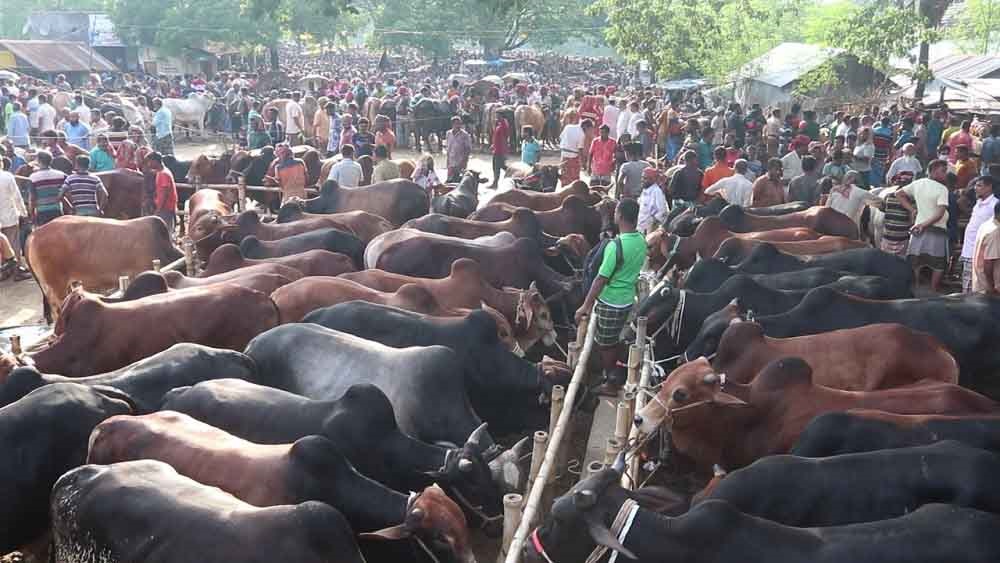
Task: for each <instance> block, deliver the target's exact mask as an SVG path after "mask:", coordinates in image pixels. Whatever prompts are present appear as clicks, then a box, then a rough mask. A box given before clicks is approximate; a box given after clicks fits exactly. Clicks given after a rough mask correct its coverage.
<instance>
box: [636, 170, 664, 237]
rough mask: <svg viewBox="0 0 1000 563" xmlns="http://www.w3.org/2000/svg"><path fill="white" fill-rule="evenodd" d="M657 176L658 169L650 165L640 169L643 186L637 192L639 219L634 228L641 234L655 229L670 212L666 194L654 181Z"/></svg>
mask: <svg viewBox="0 0 1000 563" xmlns="http://www.w3.org/2000/svg"><path fill="white" fill-rule="evenodd" d="M658 177H659V171H658V170H657V169H656V168H652V167H650V168H647V169H645V170H643V171H642V186H643V187H642V193H641V194H639V221H638V223H637V224H636V230H637V231H639V232H640V233H643V234H645V233H647V232H649V231H652V230H655V229H656V228H657V227H658V226H659V225H661V224H662V223H663V220H664V219H665V218H666V216H667V213H669V212H670V206H668V205H667V196H666V195H664V194H663V188H661V187H660V185H659V184H657V183H656V180H657V178H658Z"/></svg>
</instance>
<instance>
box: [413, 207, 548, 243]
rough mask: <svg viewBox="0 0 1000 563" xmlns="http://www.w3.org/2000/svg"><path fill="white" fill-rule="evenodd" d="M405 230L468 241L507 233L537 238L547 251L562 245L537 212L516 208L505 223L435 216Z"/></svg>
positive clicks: (432, 214)
mask: <svg viewBox="0 0 1000 563" xmlns="http://www.w3.org/2000/svg"><path fill="white" fill-rule="evenodd" d="M403 228H404V229H416V230H418V231H423V232H425V233H434V234H437V235H447V236H450V237H458V238H464V239H474V238H477V237H482V236H487V235H493V234H496V233H502V232H507V233H511V234H513V235H514V236H516V237H518V238H522V237H523V238H533V239H535V240H537V241H538V244H540V245H542V246H543V247H546V248H548V247H550V246H553V245H555V244H557V243H558V239H557V238H556V237H553V236H550V235H548V234H546V233H545V229H543V228H542V225H541V223H540V222H539V220H538V217H537V216H536V215H535V213H534V212H533V211H531V210H530V209H526V208H523V207H519V208H516V209H515V210H514V212H513V214H512V215H511V217H510V218H509V219H506V220H503V221H475V220H471V219H459V218H457V217H449V216H447V215H442V214H440V213H431V214H429V215H424V216H423V217H420V218H419V219H412V220H410V221H407V222H406V223H405V224H404V225H403Z"/></svg>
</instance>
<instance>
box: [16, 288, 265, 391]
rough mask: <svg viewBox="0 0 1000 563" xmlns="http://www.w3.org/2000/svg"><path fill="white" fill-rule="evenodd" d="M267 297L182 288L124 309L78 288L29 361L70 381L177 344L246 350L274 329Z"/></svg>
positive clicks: (240, 290)
mask: <svg viewBox="0 0 1000 563" xmlns="http://www.w3.org/2000/svg"><path fill="white" fill-rule="evenodd" d="M277 324H278V310H277V307H275V305H274V303H273V302H272V301H271V299H270V298H269V297H268V296H267V295H266V294H264V293H261V292H259V291H255V290H252V289H247V288H245V287H239V286H237V285H232V284H220V285H214V286H211V287H195V288H190V289H181V290H177V291H172V292H169V293H163V294H159V295H151V296H149V297H144V298H142V299H136V300H135V301H128V302H125V303H104V302H103V301H101V299H100V298H98V297H95V296H93V295H89V294H87V293H86V292H84V291H82V290H80V289H79V288H77V289H74V290H73V292H72V293H70V294H69V296H67V298H66V301H65V302H64V303H63V307H62V310H61V313H60V318H59V326H58V327H57V328H58V329H59V330H57V331H56V332H57V336H56V338H55V339H54V340H53V341H52V342H51V344H49V345H48V346H46V347H45V348H43V349H42V350H39V351H38V352H36V353H35V354H33V355H32V359H33V360H34V362H35V365H36V366H37V367H38V369H39V370H41V371H43V372H48V373H57V374H59V375H64V376H67V377H84V376H87V375H94V374H96V373H105V372H109V371H112V370H116V369H118V368H120V367H123V366H126V365H128V364H130V363H132V362H135V361H138V360H141V359H143V358H145V357H148V356H152V355H153V354H155V353H157V352H162V351H163V350H166V349H167V348H169V347H171V346H173V345H174V344H177V343H178V342H194V343H197V344H203V345H205V346H213V347H216V348H229V349H232V350H241V351H242V350H243V348H245V347H246V345H247V343H248V342H250V340H251V339H252V338H253V337H254V336H257V335H258V334H260V333H262V332H264V331H265V330H267V329H269V328H272V327H274V326H277Z"/></svg>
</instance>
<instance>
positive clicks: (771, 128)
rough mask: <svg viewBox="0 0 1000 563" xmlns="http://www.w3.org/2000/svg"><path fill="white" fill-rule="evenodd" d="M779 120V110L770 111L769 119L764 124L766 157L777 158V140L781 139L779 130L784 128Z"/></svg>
mask: <svg viewBox="0 0 1000 563" xmlns="http://www.w3.org/2000/svg"><path fill="white" fill-rule="evenodd" d="M784 124H785V123H784V122H783V121H782V120H781V110H780V109H775V110H771V117H768V118H767V123H765V124H764V139H765V141H766V142H767V156H768V157H772V156H778V139H779V138H780V137H781V128H782V127H783V126H784Z"/></svg>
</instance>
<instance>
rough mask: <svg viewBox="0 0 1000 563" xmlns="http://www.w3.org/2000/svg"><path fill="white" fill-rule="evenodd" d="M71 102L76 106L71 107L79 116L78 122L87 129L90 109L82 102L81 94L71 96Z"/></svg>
mask: <svg viewBox="0 0 1000 563" xmlns="http://www.w3.org/2000/svg"><path fill="white" fill-rule="evenodd" d="M73 101H75V102H76V106H75V107H73V111H75V112H76V113H77V115H79V116H80V121H82V122H83V123H84V124H85V125H86V126H87V127H90V108H89V107H88V106H87V102H85V101H84V100H83V94H77V95H75V96H73Z"/></svg>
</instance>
